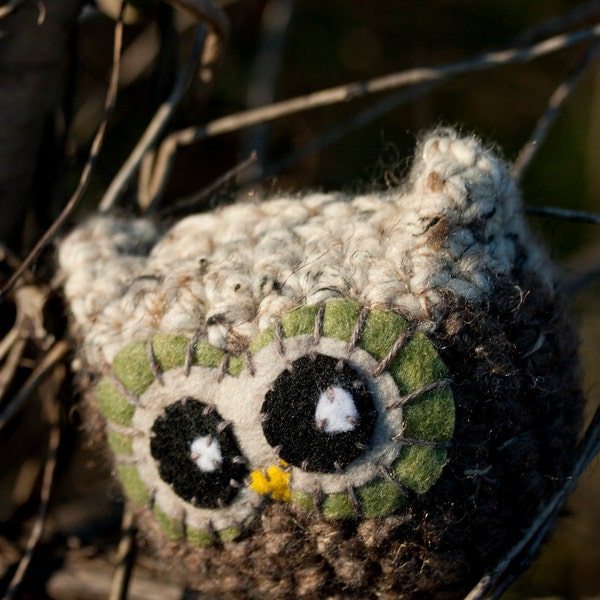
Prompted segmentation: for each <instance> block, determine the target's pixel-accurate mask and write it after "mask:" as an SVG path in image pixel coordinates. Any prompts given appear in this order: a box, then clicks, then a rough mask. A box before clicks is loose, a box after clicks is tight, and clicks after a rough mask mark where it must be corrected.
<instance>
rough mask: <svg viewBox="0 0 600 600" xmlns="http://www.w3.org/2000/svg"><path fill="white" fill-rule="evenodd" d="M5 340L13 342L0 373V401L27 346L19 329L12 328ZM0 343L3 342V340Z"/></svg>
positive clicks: (0, 427)
mask: <svg viewBox="0 0 600 600" xmlns="http://www.w3.org/2000/svg"><path fill="white" fill-rule="evenodd" d="M5 339H6V340H7V341H10V340H14V342H13V344H12V345H11V346H10V351H9V352H8V357H7V358H6V362H5V363H4V365H3V366H2V370H1V371H0V400H2V398H3V397H4V394H5V393H6V390H7V389H8V386H9V385H10V383H11V381H12V380H13V377H14V375H15V373H16V372H17V368H18V367H19V363H20V362H21V358H22V356H23V352H24V351H25V345H26V344H27V337H26V336H24V335H23V332H22V330H21V328H20V327H13V328H12V329H11V331H10V332H9V333H8V334H7V336H6V338H5ZM2 341H3V342H4V341H5V340H2ZM1 422H2V421H1V417H0V429H2V425H1Z"/></svg>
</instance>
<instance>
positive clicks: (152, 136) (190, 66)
mask: <svg viewBox="0 0 600 600" xmlns="http://www.w3.org/2000/svg"><path fill="white" fill-rule="evenodd" d="M205 38H206V26H204V25H199V26H198V30H197V33H196V37H195V40H194V45H193V47H192V50H191V52H190V55H189V57H188V59H187V61H186V63H185V65H184V67H183V69H182V70H181V71H180V73H179V76H178V77H177V81H176V82H175V87H174V88H173V91H172V92H171V95H170V96H169V98H168V99H167V101H166V102H164V103H163V104H162V105H161V106H160V107H159V108H158V110H157V111H156V114H155V115H154V117H153V119H152V121H150V124H149V125H148V127H147V128H146V131H144V133H143V135H142V137H141V138H140V140H139V141H138V143H137V144H136V146H135V148H134V149H133V151H132V152H131V154H130V155H129V157H128V158H127V160H126V161H125V163H124V164H123V166H122V167H121V168H120V169H119V172H118V173H117V175H116V176H115V177H114V179H113V180H112V181H111V184H110V186H109V187H108V189H107V190H106V193H105V194H104V196H103V198H102V200H101V201H100V204H99V207H98V208H99V211H100V212H107V211H109V210H111V208H112V207H113V206H114V204H115V202H116V201H117V199H118V198H119V196H120V195H121V193H122V192H123V191H124V189H125V187H126V186H127V184H128V183H129V181H130V180H131V178H132V177H133V176H134V175H135V173H136V171H137V169H138V167H139V165H140V162H141V160H142V158H143V157H144V155H145V154H146V152H148V150H149V149H150V148H152V147H153V146H154V144H155V143H156V141H157V139H158V138H159V136H160V135H161V134H162V132H163V130H164V128H165V126H166V125H167V123H168V122H169V120H170V119H171V117H172V116H173V112H174V111H175V108H176V107H177V106H178V104H179V102H180V101H181V98H182V96H183V93H184V92H185V90H186V87H187V85H188V83H189V80H190V78H191V76H192V74H193V72H194V69H195V67H196V64H197V62H198V59H199V57H200V54H201V52H202V48H203V46H204V40H205Z"/></svg>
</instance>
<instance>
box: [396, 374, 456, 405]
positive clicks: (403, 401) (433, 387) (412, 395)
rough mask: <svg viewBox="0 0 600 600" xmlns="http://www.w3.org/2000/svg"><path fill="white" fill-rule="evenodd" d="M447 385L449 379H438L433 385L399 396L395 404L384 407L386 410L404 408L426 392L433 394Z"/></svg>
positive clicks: (429, 384)
mask: <svg viewBox="0 0 600 600" xmlns="http://www.w3.org/2000/svg"><path fill="white" fill-rule="evenodd" d="M449 384H450V380H449V379H440V381H434V382H433V383H428V384H427V385H424V386H423V387H422V388H419V389H418V390H415V391H414V392H411V393H410V394H406V396H401V397H400V398H398V400H396V401H395V402H392V403H391V404H388V406H386V409H387V410H393V409H394V408H398V407H399V406H404V405H405V404H408V403H409V402H412V401H413V400H415V399H416V398H419V397H420V396H423V395H424V394H427V393H428V392H433V391H434V390H438V389H440V388H442V387H445V386H447V385H449Z"/></svg>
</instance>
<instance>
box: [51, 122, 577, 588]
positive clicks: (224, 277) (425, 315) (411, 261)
mask: <svg viewBox="0 0 600 600" xmlns="http://www.w3.org/2000/svg"><path fill="white" fill-rule="evenodd" d="M59 263H60V271H61V275H62V277H63V280H64V291H65V296H66V299H67V302H68V306H69V309H70V312H71V315H72V324H73V334H74V336H75V337H76V338H77V340H78V342H79V347H80V354H81V357H82V359H83V364H84V367H83V368H84V369H85V370H86V375H87V376H88V377H89V376H91V378H92V379H94V380H95V381H96V385H95V386H94V388H93V389H90V390H87V391H89V392H90V393H89V397H90V405H91V406H92V409H91V410H92V412H94V411H96V413H99V414H100V415H101V416H102V419H103V421H104V429H105V433H106V439H107V441H108V444H109V447H110V448H111V451H112V453H113V455H114V461H115V467H116V471H117V472H118V475H119V478H120V480H121V482H122V484H123V488H124V490H125V493H126V494H127V496H128V497H129V498H130V499H131V500H132V501H133V503H134V505H135V506H136V507H137V512H138V516H139V520H140V523H141V524H142V527H141V529H142V532H143V534H144V535H145V536H146V538H147V539H148V540H149V541H150V543H151V545H152V546H153V547H154V548H155V551H156V552H157V553H159V554H161V555H162V556H163V557H164V558H165V559H166V560H167V561H168V564H170V565H172V567H173V570H172V573H173V574H175V575H174V576H176V577H183V578H184V579H185V580H186V581H187V582H188V583H189V585H191V586H193V587H195V588H197V589H199V590H200V591H201V592H203V593H204V594H205V595H206V597H207V598H211V597H215V598H216V597H219V598H239V597H248V598H254V597H256V598H259V597H262V596H264V595H265V594H269V596H270V597H272V598H288V597H298V598H313V597H331V598H345V597H349V598H353V597H356V598H381V597H384V598H385V597H389V598H417V597H418V598H459V597H462V596H463V595H464V593H465V591H466V590H468V589H469V588H470V586H471V585H472V584H473V582H474V581H476V580H477V579H478V578H479V577H480V576H481V574H482V572H483V570H484V569H485V568H486V567H488V566H489V565H490V564H491V563H492V562H493V561H494V560H495V559H497V558H498V556H500V555H501V553H502V552H504V551H505V550H506V549H507V547H508V546H509V545H510V544H511V543H513V542H514V541H515V540H516V538H517V536H518V534H519V532H520V531H521V530H522V528H523V527H524V526H526V524H527V523H528V521H529V520H530V519H531V518H532V516H533V515H534V514H535V511H536V510H538V509H539V507H540V506H541V505H542V503H543V502H544V501H545V500H547V499H548V498H549V496H550V495H551V494H552V493H553V491H555V490H556V489H557V488H558V487H559V486H560V485H561V483H562V481H563V480H564V478H565V477H567V476H568V473H569V469H570V466H571V462H572V459H573V454H574V448H575V444H576V440H577V434H578V431H579V429H580V424H581V413H582V395H581V391H580V388H579V379H578V378H579V375H578V364H577V354H576V339H575V336H574V333H573V329H572V325H571V323H570V321H569V318H568V315H567V311H566V308H565V306H564V304H563V301H562V299H561V296H560V293H559V291H558V289H557V277H556V274H555V272H554V269H553V267H552V266H551V264H550V262H549V260H548V258H547V256H546V254H545V252H544V251H543V250H542V249H541V247H540V246H539V244H538V243H537V242H536V241H535V239H534V236H533V235H532V233H531V231H530V230H529V228H528V227H527V225H526V222H525V220H524V217H523V211H522V204H521V198H520V193H519V191H518V189H517V187H516V185H515V182H514V181H513V179H512V178H511V176H510V171H509V168H508V166H507V165H506V163H505V162H504V161H503V160H502V159H501V158H500V157H498V156H497V155H496V154H495V153H494V152H492V151H491V150H490V149H489V148H487V147H486V146H485V145H484V144H482V143H481V142H480V141H479V140H478V139H477V138H476V137H473V136H460V135H459V134H458V133H457V132H455V131H454V130H451V129H438V130H434V131H433V132H430V133H428V134H426V135H425V136H423V138H422V139H421V140H420V141H419V143H418V144H417V147H416V150H415V157H414V161H413V165H412V168H411V170H410V172H409V174H408V176H407V179H406V182H405V184H404V185H403V186H402V187H400V188H399V189H397V190H390V191H388V192H385V193H371V194H363V195H357V196H351V195H345V194H342V193H328V194H325V193H310V194H305V195H299V196H297V197H276V198H271V199H266V200H264V201H263V202H260V203H236V204H233V205H231V206H228V207H225V208H222V209H218V210H216V211H213V212H210V213H202V214H197V215H193V216H190V217H187V218H184V219H183V220H181V221H179V222H178V223H175V224H173V225H171V226H166V225H163V224H157V223H154V222H152V221H151V220H149V219H125V218H117V217H112V216H98V217H93V218H92V219H90V220H88V221H86V222H85V223H83V224H81V225H79V226H78V227H77V228H75V229H74V230H73V232H71V233H70V234H69V235H68V236H67V237H66V238H65V239H64V240H62V242H61V243H60V245H59ZM166 576H169V575H168V574H167V575H166Z"/></svg>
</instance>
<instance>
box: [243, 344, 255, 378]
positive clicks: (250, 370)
mask: <svg viewBox="0 0 600 600" xmlns="http://www.w3.org/2000/svg"><path fill="white" fill-rule="evenodd" d="M244 362H245V363H246V366H247V367H248V373H250V375H251V376H252V377H254V376H255V375H256V369H255V368H254V362H253V361H252V354H251V353H250V350H246V351H245V352H244Z"/></svg>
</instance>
